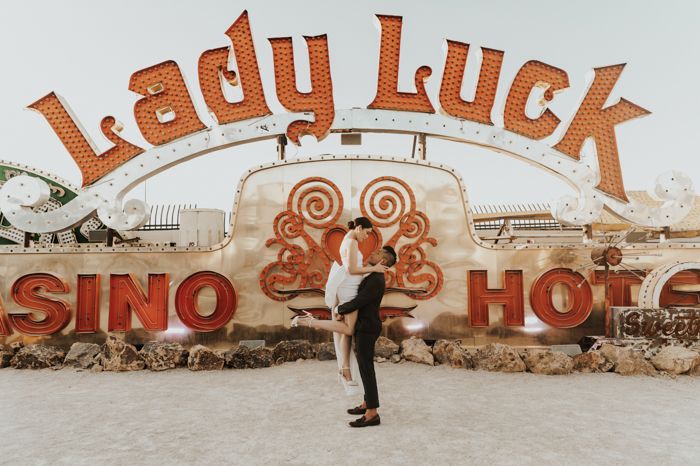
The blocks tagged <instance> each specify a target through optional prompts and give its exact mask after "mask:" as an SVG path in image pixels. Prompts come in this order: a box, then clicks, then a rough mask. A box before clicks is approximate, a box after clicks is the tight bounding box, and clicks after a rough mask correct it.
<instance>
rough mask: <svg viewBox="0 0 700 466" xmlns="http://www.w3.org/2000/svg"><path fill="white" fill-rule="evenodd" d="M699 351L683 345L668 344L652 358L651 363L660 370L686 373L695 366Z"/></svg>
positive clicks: (677, 373) (671, 372) (670, 372)
mask: <svg viewBox="0 0 700 466" xmlns="http://www.w3.org/2000/svg"><path fill="white" fill-rule="evenodd" d="M698 356H699V355H698V353H696V352H695V351H692V350H689V349H688V348H684V347H682V346H666V347H664V348H662V349H661V351H659V352H658V353H657V354H656V356H654V357H652V358H651V363H652V364H653V365H654V367H655V368H656V369H658V370H660V371H665V372H668V373H669V374H673V375H679V374H685V373H686V372H688V371H690V369H692V368H693V365H694V363H695V360H696V359H697V358H698Z"/></svg>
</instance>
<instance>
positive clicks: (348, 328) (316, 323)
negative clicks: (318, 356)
mask: <svg viewBox="0 0 700 466" xmlns="http://www.w3.org/2000/svg"><path fill="white" fill-rule="evenodd" d="M344 317H345V319H344V320H316V319H313V320H312V319H309V320H308V324H309V327H311V328H319V329H321V330H328V331H329V332H338V333H342V334H344V335H352V334H353V333H355V324H356V323H357V311H355V312H351V313H349V314H345V316H344Z"/></svg>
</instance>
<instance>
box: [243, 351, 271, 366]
mask: <svg viewBox="0 0 700 466" xmlns="http://www.w3.org/2000/svg"><path fill="white" fill-rule="evenodd" d="M272 362H273V359H272V350H271V349H270V348H265V347H264V346H258V347H257V348H253V349H252V350H250V365H249V366H248V367H250V368H251V369H259V368H263V367H270V366H271V365H272Z"/></svg>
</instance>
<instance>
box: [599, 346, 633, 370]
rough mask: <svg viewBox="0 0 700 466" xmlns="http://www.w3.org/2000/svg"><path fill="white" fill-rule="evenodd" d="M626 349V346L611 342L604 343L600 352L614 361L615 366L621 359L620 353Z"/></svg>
mask: <svg viewBox="0 0 700 466" xmlns="http://www.w3.org/2000/svg"><path fill="white" fill-rule="evenodd" d="M626 351H627V350H626V349H625V348H622V347H620V346H615V345H611V344H609V343H603V345H602V346H601V347H600V354H602V355H603V357H604V358H605V359H607V360H608V361H610V362H611V363H612V365H613V368H614V367H615V366H616V365H617V362H618V361H619V360H620V355H622V354H624V353H625V352H626Z"/></svg>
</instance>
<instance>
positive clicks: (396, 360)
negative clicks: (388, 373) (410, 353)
mask: <svg viewBox="0 0 700 466" xmlns="http://www.w3.org/2000/svg"><path fill="white" fill-rule="evenodd" d="M389 361H391V362H393V363H394V364H396V363H399V362H401V355H400V354H392V355H391V357H390V358H389Z"/></svg>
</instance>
